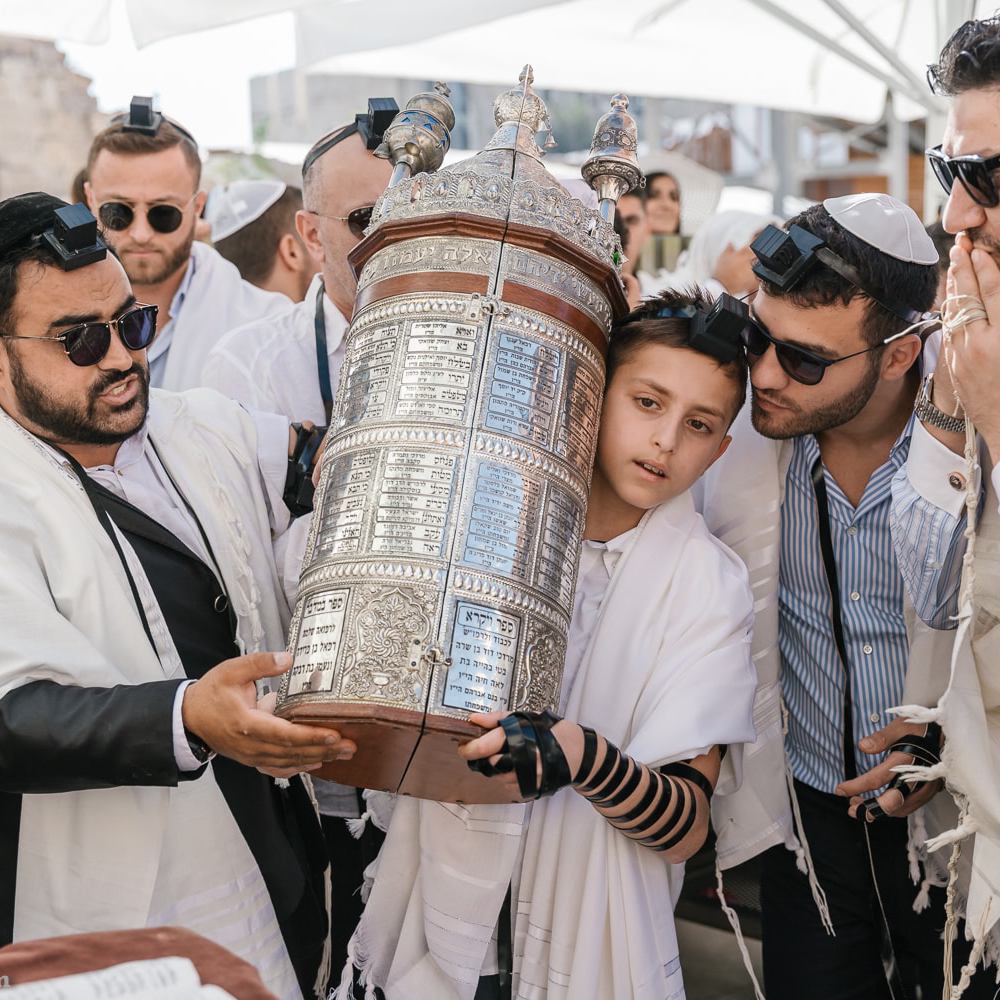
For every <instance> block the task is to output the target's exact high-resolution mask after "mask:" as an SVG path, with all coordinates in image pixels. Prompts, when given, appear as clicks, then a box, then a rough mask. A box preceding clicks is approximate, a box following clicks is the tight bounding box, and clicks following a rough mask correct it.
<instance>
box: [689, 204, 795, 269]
mask: <svg viewBox="0 0 1000 1000" xmlns="http://www.w3.org/2000/svg"><path fill="white" fill-rule="evenodd" d="M769 224H773V225H776V226H780V225H781V220H780V219H778V217H777V216H774V215H761V214H759V213H757V212H742V211H739V210H738V209H729V210H727V211H724V212H716V214H715V215H713V216H712V217H711V218H709V219H707V220H706V221H705V222H703V223H702V224H701V226H700V227H699V228H698V231H697V232H696V233H695V234H694V236H693V237H691V245H690V246H689V247H688V250H687V253H686V254H685V256H684V258H683V260H682V261H681V265H680V267H679V268H678V271H677V274H676V275H675V280H676V281H679V282H681V283H683V284H696V285H704V284H705V282H707V281H708V279H709V278H711V277H712V276H713V275H714V274H715V267H716V265H717V264H718V263H719V258H720V257H721V256H722V252H723V251H724V250H725V249H726V247H728V246H732V247H734V248H735V249H736V250H740V249H742V248H743V247H745V246H749V244H750V241H751V240H752V239H753V238H754V237H755V236H756V235H757V234H758V233H759V232H760V231H761V230H762V229H763V228H764V227H765V226H767V225H769Z"/></svg>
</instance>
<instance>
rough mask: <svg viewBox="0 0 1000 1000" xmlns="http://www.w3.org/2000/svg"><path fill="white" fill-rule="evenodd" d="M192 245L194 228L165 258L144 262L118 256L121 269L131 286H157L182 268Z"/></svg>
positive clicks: (126, 256)
mask: <svg viewBox="0 0 1000 1000" xmlns="http://www.w3.org/2000/svg"><path fill="white" fill-rule="evenodd" d="M193 243H194V227H192V228H191V232H190V233H188V235H187V239H185V240H184V242H183V243H182V244H181V245H180V246H178V247H177V248H176V249H174V250H173V251H171V252H170V253H168V255H167V256H166V257H160V256H155V257H151V258H147V259H145V260H139V261H137V260H133V259H132V258H131V257H130V256H129V255H128V253H127V249H126V253H125V254H122V253H121V250H120V249H119V248H116V249H118V250H119V255H120V259H121V263H122V267H124V268H125V273H126V274H127V275H128V280H129V281H131V282H132V284H133V285H158V284H160V282H161V281H166V280H167V278H170V277H172V276H173V275H175V274H176V273H177V272H178V271H179V270H180V269H181V268H182V267H184V266H185V265H186V264H187V262H188V258H189V257H190V256H191V246H192V244H193Z"/></svg>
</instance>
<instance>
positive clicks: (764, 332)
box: [740, 317, 910, 385]
mask: <svg viewBox="0 0 1000 1000" xmlns="http://www.w3.org/2000/svg"><path fill="white" fill-rule="evenodd" d="M909 332H910V331H909V330H903V331H902V332H901V333H894V334H893V335H892V336H891V337H886V338H885V340H883V341H882V342H881V343H879V344H874V345H872V346H871V347H866V348H865V349H864V350H863V351H855V352H854V353H853V354H845V355H844V356H843V357H842V358H821V357H820V356H819V355H818V354H813V352H812V351H807V350H806V349H805V348H804V347H795V346H794V345H792V344H789V343H786V342H785V341H782V340H775V339H774V337H772V336H771V333H770V331H769V330H768V329H767V327H766V326H764V324H763V323H761V321H760V320H759V319H757V318H756V317H753V318H751V319H748V320H747V322H746V325H745V326H744V327H743V330H742V332H741V334H740V336H741V337H742V338H743V343H744V344H745V345H746V349H747V354H753V355H756V356H757V357H758V358H759V357H761V356H762V355H764V354H766V353H767V349H768V348H769V347H771V346H772V345H773V346H774V353H775V356H776V357H777V359H778V364H779V365H781V370H782V371H783V372H784V373H785V374H786V375H787V376H788V377H789V378H790V379H793V380H794V381H796V382H798V383H800V384H801V385H819V383H820V382H822V381H823V375H824V374H825V373H826V370H827V368H829V367H830V365H837V364H840V362H841V361H847V360H849V359H850V358H857V357H859V356H860V355H862V354H869V353H870V352H871V351H876V350H878V348H880V347H885V345H886V344H891V343H892V341H894V340H897V339H899V338H900V337H905V336H906V334H907V333H909Z"/></svg>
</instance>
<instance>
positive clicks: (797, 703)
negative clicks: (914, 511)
mask: <svg viewBox="0 0 1000 1000" xmlns="http://www.w3.org/2000/svg"><path fill="white" fill-rule="evenodd" d="M910 430H911V424H908V425H907V427H906V428H905V429H904V431H903V433H902V434H901V435H900V437H899V438H898V439H897V441H896V443H895V444H894V445H893V447H892V450H891V452H890V455H889V460H888V461H887V462H886V463H885V464H884V465H883V466H881V467H880V468H879V469H877V470H876V471H875V473H874V474H873V475H872V477H871V479H870V480H869V482H868V484H867V486H866V487H865V491H864V493H863V495H862V497H861V501H860V503H859V504H858V506H857V508H855V507H854V506H853V505H852V504H851V502H850V501H849V500H848V499H847V497H846V496H845V495H844V493H843V491H842V490H841V489H840V487H839V486H838V485H837V483H836V482H835V481H834V480H833V479H832V478H831V477H830V476H829V475H826V477H825V481H826V489H827V496H828V506H829V513H830V535H831V541H832V545H833V552H834V558H835V560H836V563H837V577H838V584H839V590H840V613H841V618H842V621H843V627H844V641H845V645H846V649H847V656H848V660H849V667H850V685H851V702H852V706H853V707H852V713H853V721H854V732H853V740H852V742H853V743H854V744H855V746H856V744H857V742H858V740H860V739H861V738H862V737H864V736H867V735H868V734H870V733H872V732H874V731H875V730H877V729H881V728H882V727H883V726H884V725H886V724H887V723H888V722H890V721H891V717H889V718H887V717H886V714H885V713H886V709H888V708H891V707H893V706H895V705H898V704H899V703H900V697H901V695H902V692H903V680H904V677H905V674H906V664H907V656H908V648H909V647H908V639H907V630H906V622H905V619H904V614H903V580H902V577H901V576H900V573H899V570H898V568H897V566H896V557H895V554H894V552H893V545H892V537H891V533H890V525H889V520H890V519H889V510H890V505H891V499H892V497H891V487H892V481H893V477H894V476H895V474H896V472H897V470H899V469H900V467H901V466H902V465H903V463H904V462H905V460H906V456H907V453H908V451H909V446H910ZM792 447H793V452H792V459H791V462H790V464H789V468H788V477H787V483H786V490H785V501H784V506H783V508H782V517H781V570H780V583H779V601H780V614H779V628H778V642H779V646H780V648H781V657H782V670H781V686H782V693H783V694H784V698H785V701H786V703H787V705H788V710H789V728H788V738H787V747H788V753H789V757H790V759H791V764H792V772H793V773H794V775H795V777H796V778H798V779H799V780H800V781H804V782H805V783H806V784H808V785H810V786H812V787H813V788H817V789H819V790H821V791H825V792H833V790H834V788H835V787H836V786H837V785H838V784H839V783H840V782H841V781H843V780H844V778H845V774H844V750H843V745H844V740H843V730H844V707H843V702H844V687H845V683H846V677H845V669H844V665H843V664H842V662H841V659H840V655H839V653H838V651H837V646H836V643H835V641H834V637H833V628H832V624H831V623H832V618H831V611H832V601H831V596H830V589H829V585H828V583H827V577H826V571H825V569H824V565H823V557H822V554H821V552H820V545H819V524H818V520H817V518H818V514H817V508H816V494H815V491H814V489H813V484H812V477H811V470H812V467H813V463H814V462H815V461H816V459H817V458H819V455H820V451H819V444H818V443H817V441H816V438H815V437H813V436H812V435H808V436H806V437H801V438H796V439H795V440H794V442H793V445H792ZM855 758H856V766H857V772H858V774H863V773H864V772H865V771H868V770H870V769H871V768H872V767H874V766H875V765H876V764H877V763H878V762H879V760H880V759H881V758H878V757H875V756H868V755H866V754H862V753H861V752H860V751H858V750H855Z"/></svg>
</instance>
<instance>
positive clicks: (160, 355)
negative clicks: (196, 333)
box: [146, 254, 198, 388]
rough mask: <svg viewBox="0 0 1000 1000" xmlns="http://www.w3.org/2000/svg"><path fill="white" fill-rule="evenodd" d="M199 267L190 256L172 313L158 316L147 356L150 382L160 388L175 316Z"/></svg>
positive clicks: (192, 255)
mask: <svg viewBox="0 0 1000 1000" xmlns="http://www.w3.org/2000/svg"><path fill="white" fill-rule="evenodd" d="M197 269H198V263H197V261H196V260H195V255H194V254H191V256H190V257H189V258H188V262H187V266H186V267H185V268H184V277H183V278H181V283H180V285H179V286H178V288H177V291H176V292H175V293H174V297H173V298H172V299H171V300H170V315H169V317H167V316H161V317H158V319H159V323H158V324H157V326H158V329H157V331H156V337H155V339H154V340H153V343H152V344H150V345H149V350H148V351H147V352H146V358H147V359H148V361H149V384H150V385H152V386H156V387H157V388H159V387H160V386H162V385H163V377H164V374H165V373H166V369H167V351H169V350H170V342H171V341H172V340H173V339H174V317H175V316H176V315H177V314H178V313H179V312H180V311H181V307H182V306H183V305H184V297H185V296H186V295H187V293H188V291H189V290H190V288H191V282H192V281H193V280H194V273H195V271H196V270H197Z"/></svg>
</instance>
